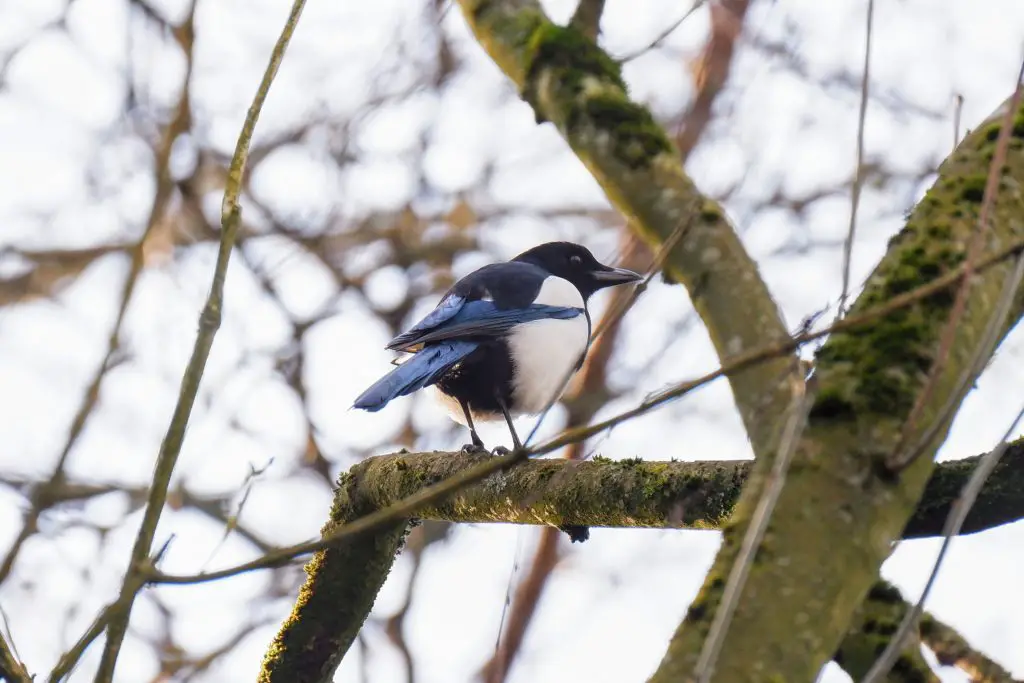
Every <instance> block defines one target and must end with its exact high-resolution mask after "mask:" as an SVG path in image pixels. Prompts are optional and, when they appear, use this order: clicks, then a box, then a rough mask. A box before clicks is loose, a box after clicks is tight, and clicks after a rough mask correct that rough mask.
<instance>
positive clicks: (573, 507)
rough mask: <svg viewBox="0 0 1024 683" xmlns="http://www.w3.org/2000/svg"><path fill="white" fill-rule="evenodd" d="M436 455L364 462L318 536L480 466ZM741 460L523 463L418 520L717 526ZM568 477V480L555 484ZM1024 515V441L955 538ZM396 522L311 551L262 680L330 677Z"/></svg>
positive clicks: (945, 473)
mask: <svg viewBox="0 0 1024 683" xmlns="http://www.w3.org/2000/svg"><path fill="white" fill-rule="evenodd" d="M981 457H982V456H980V455H979V456H974V457H971V458H965V459H963V460H956V461H951V462H945V463H941V464H940V465H939V466H938V467H936V468H935V472H934V473H933V476H932V478H931V480H930V481H929V483H928V487H927V489H926V491H925V495H924V499H923V501H922V503H921V506H920V507H919V509H918V511H917V513H916V514H915V515H914V516H913V517H912V518H911V520H910V523H909V524H908V526H907V532H906V534H905V538H918V537H924V536H937V535H939V534H940V533H941V531H942V524H943V521H944V520H945V516H946V513H947V512H948V510H949V508H950V506H951V505H952V504H953V501H954V500H955V498H956V496H957V495H958V493H959V490H960V487H961V486H962V485H963V483H964V482H965V481H966V480H967V478H968V477H969V476H970V473H971V471H972V470H973V469H974V467H975V466H976V464H977V462H978V460H980V458H981ZM489 458H490V456H487V455H468V454H465V453H459V452H456V453H448V452H443V451H436V452H431V453H395V454H391V455H382V456H378V457H374V458H368V459H367V460H364V461H363V462H361V463H359V464H358V465H356V466H355V467H353V468H352V470H351V471H350V472H349V473H348V474H346V475H344V476H343V478H342V481H341V484H340V488H339V490H338V492H337V494H336V496H335V503H334V508H333V510H332V512H331V520H332V521H331V522H330V523H328V525H327V526H326V527H325V528H324V533H325V534H326V533H329V532H330V531H331V530H333V529H335V528H336V527H338V526H339V525H341V524H344V523H345V522H348V521H352V520H354V519H358V518H359V517H361V516H363V515H366V514H369V513H371V512H373V511H375V510H380V509H383V508H385V507H387V506H388V505H390V504H392V503H394V502H395V501H398V500H402V499H404V498H407V497H408V496H410V495H411V494H413V493H415V492H416V491H418V490H420V489H421V488H422V487H423V486H425V485H429V484H432V483H435V482H438V481H442V480H446V479H450V478H451V477H452V476H454V475H456V474H457V473H459V472H461V471H464V470H466V469H468V468H471V467H473V466H475V465H477V464H479V463H480V462H482V461H485V460H487V459H489ZM751 464H752V463H750V462H749V461H720V462H657V461H644V460H639V459H637V460H624V461H612V460H607V459H604V458H597V459H595V460H589V461H583V462H572V461H566V460H562V459H552V460H530V461H527V462H524V463H521V464H520V465H519V466H517V467H515V468H513V469H510V470H507V471H503V472H499V473H497V474H492V475H491V476H489V477H487V478H486V479H484V480H483V481H480V482H477V483H475V484H472V485H469V486H466V487H464V488H462V489H459V490H458V491H456V492H455V493H453V494H451V495H450V496H449V497H448V498H446V499H445V500H444V501H443V502H440V503H434V504H431V505H429V506H427V507H425V508H422V509H421V510H420V512H419V513H418V517H420V518H421V519H429V520H438V521H449V522H464V523H482V522H507V523H517V524H546V525H551V526H563V525H567V524H575V525H587V526H609V527H630V528H636V527H650V528H685V529H717V528H720V527H721V525H722V524H723V523H725V521H726V520H727V519H728V518H729V516H730V514H731V513H732V508H733V505H734V504H735V503H736V501H737V499H738V498H739V495H740V490H741V488H742V486H743V484H744V482H745V480H746V477H747V475H748V473H749V472H750V469H751ZM567 472H569V473H570V474H571V476H565V474H566V473H567ZM1022 518H1024V439H1021V440H1020V441H1017V442H1016V443H1014V444H1013V446H1012V447H1011V448H1010V450H1009V451H1007V453H1006V456H1004V458H1003V460H1002V461H1001V462H1000V464H999V467H998V469H997V471H996V472H995V474H994V476H992V477H991V478H990V479H989V483H988V484H987V485H986V487H985V489H984V491H983V492H982V495H981V498H980V499H979V502H978V505H976V506H975V507H974V509H973V510H972V512H971V516H970V517H969V518H968V523H967V525H965V527H964V533H972V532H976V531H981V530H983V529H988V528H991V527H994V526H998V525H1000V524H1006V523H1008V522H1013V521H1016V520H1018V519H1022ZM406 527H407V524H406V523H405V522H399V523H397V524H395V525H392V526H390V527H388V528H387V529H386V530H385V531H384V532H378V533H376V534H373V535H367V534H363V535H360V536H357V537H356V538H355V539H354V540H350V541H349V542H348V543H346V544H344V545H338V546H335V547H332V548H331V549H329V550H327V551H322V552H320V553H318V554H317V555H316V556H315V557H314V559H313V560H312V561H311V562H310V563H309V564H308V565H307V566H306V572H307V574H308V575H309V578H308V580H307V583H306V586H305V587H304V588H303V590H302V594H301V595H300V597H299V600H298V601H297V603H296V606H295V611H294V612H293V614H292V616H291V618H289V619H288V621H286V622H285V625H284V626H283V627H282V629H281V632H280V633H279V634H278V636H277V638H276V639H275V641H274V644H273V646H272V647H271V649H270V652H269V653H268V655H267V658H266V659H265V661H264V669H263V674H262V677H261V679H260V680H261V682H262V683H270V682H271V681H285V680H287V681H297V682H300V683H303V682H307V681H329V680H331V676H332V675H333V671H334V669H335V668H336V667H337V665H338V664H339V663H340V662H341V659H342V657H343V656H344V654H345V652H346V651H347V649H348V647H349V646H350V645H351V644H352V642H353V640H354V638H355V636H356V633H358V631H359V628H360V627H361V626H362V623H363V621H364V620H365V619H366V616H367V614H369V611H370V608H371V607H372V605H373V598H374V597H375V596H376V594H377V591H378V590H379V589H380V586H381V585H382V584H383V583H384V579H385V578H386V577H387V574H388V572H389V571H390V568H391V563H392V561H393V559H394V556H395V553H396V552H397V550H398V547H399V545H400V542H401V538H402V535H403V533H404V531H405V530H406Z"/></svg>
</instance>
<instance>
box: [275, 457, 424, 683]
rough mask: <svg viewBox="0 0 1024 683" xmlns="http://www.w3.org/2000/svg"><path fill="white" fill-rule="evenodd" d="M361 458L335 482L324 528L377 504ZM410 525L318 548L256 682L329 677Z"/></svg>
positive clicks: (319, 681) (313, 681)
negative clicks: (320, 549) (336, 485)
mask: <svg viewBox="0 0 1024 683" xmlns="http://www.w3.org/2000/svg"><path fill="white" fill-rule="evenodd" d="M363 469H365V465H363V464H360V465H356V466H355V467H353V468H352V471H351V472H349V473H347V474H345V475H343V476H342V477H341V480H340V481H339V482H338V489H337V491H336V492H335V495H334V505H333V506H332V508H331V516H330V520H329V521H328V522H327V524H326V525H324V528H323V530H322V533H324V534H326V533H328V532H330V531H331V530H333V529H334V528H336V527H337V526H340V525H342V524H345V523H346V522H351V521H353V520H355V519H358V518H360V517H363V516H365V515H366V514H369V513H370V512H373V511H374V510H375V509H377V498H376V497H374V496H368V495H367V491H368V487H366V486H365V485H364V483H365V478H364V477H363V476H362V470H363ZM407 529H408V523H407V521H406V520H397V521H396V522H395V523H394V524H393V525H392V526H389V527H387V528H384V529H381V530H379V531H376V532H374V533H372V534H363V535H360V536H357V537H356V538H354V539H352V540H350V541H349V542H347V543H344V544H341V545H337V546H333V547H331V548H328V549H327V550H323V551H320V552H318V553H316V554H315V555H314V556H313V558H312V559H311V560H310V561H309V562H308V563H307V564H306V582H305V584H304V585H303V586H302V589H301V591H300V592H299V597H298V599H297V600H296V601H295V607H294V608H293V610H292V613H291V615H290V616H289V617H288V619H286V620H285V622H284V624H283V625H282V626H281V629H280V631H279V632H278V634H277V636H276V637H275V638H274V641H273V642H272V643H271V644H270V647H269V648H268V650H267V654H266V656H265V657H264V659H263V666H262V669H261V671H260V676H259V679H258V680H259V681H260V683H327V682H328V681H332V680H334V671H335V669H337V668H338V665H339V664H340V663H341V660H342V658H343V657H344V656H345V653H346V652H347V651H348V649H349V647H350V646H351V645H352V643H353V641H355V638H356V635H357V634H358V633H359V629H360V628H362V625H363V622H364V621H366V617H367V615H369V613H370V609H371V608H372V607H373V601H374V600H375V599H376V597H377V593H378V591H380V587H381V586H382V585H384V580H385V579H386V578H387V576H388V573H389V572H390V571H391V565H392V564H393V563H394V559H395V555H396V554H397V552H398V549H399V548H400V547H401V543H402V540H403V538H404V537H405V533H406V531H407Z"/></svg>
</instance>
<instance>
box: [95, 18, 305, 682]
mask: <svg viewBox="0 0 1024 683" xmlns="http://www.w3.org/2000/svg"><path fill="white" fill-rule="evenodd" d="M304 4H305V2H304V0H295V2H294V4H293V5H292V9H291V12H290V14H289V16H288V20H287V22H286V23H285V26H284V29H283V30H282V32H281V35H280V37H279V38H278V40H277V44H276V45H275V46H274V50H273V53H272V54H271V57H270V62H269V64H268V65H267V68H266V71H265V72H264V75H263V79H262V81H261V82H260V85H259V88H258V89H257V92H256V96H255V98H254V99H253V102H252V105H251V106H250V107H249V111H248V112H247V114H246V117H245V123H244V124H243V126H242V131H241V133H240V134H239V137H238V143H237V145H236V147H235V153H234V156H233V157H232V159H231V166H230V169H229V171H228V179H227V184H226V187H225V191H224V202H223V204H222V206H221V230H222V232H221V241H220V250H219V251H218V254H217V264H216V266H215V267H214V273H213V283H212V284H211V286H210V294H209V297H208V298H207V300H206V304H205V306H204V307H203V311H202V313H201V315H200V317H199V333H198V334H197V335H196V342H195V346H194V347H193V350H192V356H191V358H189V362H188V365H187V366H186V368H185V373H184V376H183V377H182V380H181V389H180V391H179V394H178V402H177V405H176V406H175V408H174V413H173V415H172V416H171V423H170V425H169V426H168V428H167V434H166V436H165V437H164V440H163V443H161V445H160V453H159V454H158V456H157V461H156V467H155V469H154V472H153V485H152V487H151V488H150V492H149V500H148V502H147V504H146V510H145V512H144V513H143V518H142V524H141V526H140V527H139V533H138V535H137V537H136V539H135V545H134V546H133V548H132V554H131V560H130V563H129V565H128V571H127V572H126V573H125V577H124V582H123V584H122V586H121V592H120V595H119V597H118V600H117V602H116V603H115V604H116V605H117V609H116V613H115V614H114V615H113V616H112V617H111V619H110V622H109V626H108V627H107V640H106V643H105V645H104V648H103V655H102V657H101V659H100V665H99V669H98V671H97V673H96V681H97V683H109V681H111V680H113V677H114V668H115V666H116V664H117V657H118V654H119V652H120V648H121V643H122V641H123V640H124V636H125V634H126V632H127V631H128V620H129V618H130V616H131V609H132V603H133V602H134V599H135V595H136V594H137V593H138V591H139V590H141V589H142V587H143V586H144V585H145V574H144V571H143V570H144V569H145V567H146V565H147V563H148V558H149V554H150V549H151V547H152V545H153V539H154V538H155V536H156V528H157V523H158V522H159V521H160V515H161V513H162V512H163V507H164V503H165V502H166V500H167V489H168V487H169V486H170V481H171V475H172V474H173V473H174V466H175V464H176V463H177V460H178V454H179V453H180V452H181V446H182V443H183V441H184V439H185V429H186V427H187V425H188V420H189V417H190V415H191V413H192V406H193V404H194V403H195V399H196V394H197V393H198V392H199V383H200V381H201V380H202V377H203V370H204V368H205V367H206V360H207V358H208V357H209V355H210V349H211V348H212V346H213V339H214V336H215V335H216V333H217V329H218V328H219V327H220V320H221V309H222V306H223V303H224V280H225V278H226V277H227V266H228V259H229V258H230V256H231V251H232V249H233V247H234V241H235V235H236V234H237V232H238V227H239V225H240V223H241V217H242V211H241V208H240V206H239V194H240V190H241V186H242V173H243V170H244V168H245V162H246V157H247V156H248V152H249V142H250V140H251V139H252V134H253V130H254V129H255V127H256V120H257V119H258V118H259V114H260V110H261V109H262V108H263V103H264V101H265V100H266V98H267V93H268V92H269V90H270V84H271V83H272V82H273V80H274V76H275V75H276V73H277V68H278V66H279V65H280V64H281V60H282V59H283V58H284V52H285V49H286V48H287V46H288V42H289V40H291V37H292V33H293V32H294V31H295V26H296V25H297V23H298V20H299V16H300V15H301V14H302V8H303V6H304Z"/></svg>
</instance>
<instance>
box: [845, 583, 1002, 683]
mask: <svg viewBox="0 0 1024 683" xmlns="http://www.w3.org/2000/svg"><path fill="white" fill-rule="evenodd" d="M911 607H912V605H911V604H910V603H908V602H907V601H906V600H905V599H904V598H903V596H902V595H901V594H900V592H899V590H898V589H897V588H896V587H895V586H893V585H892V584H890V583H888V582H886V581H878V582H876V583H875V585H874V586H872V587H871V590H870V591H869V592H868V597H867V599H866V600H865V601H864V605H863V606H862V607H861V609H860V610H859V611H858V613H857V616H856V617H855V618H854V620H853V624H852V625H851V628H850V630H849V632H848V633H847V635H846V638H844V639H843V644H842V645H841V646H840V648H839V650H838V651H837V652H836V655H835V657H834V660H835V662H836V663H837V664H839V665H840V666H841V667H843V669H845V670H846V672H847V673H848V674H850V676H852V677H853V680H855V681H859V680H861V679H863V678H864V676H865V674H866V673H867V672H868V670H869V669H870V668H871V665H872V664H873V663H874V661H875V659H876V658H877V657H878V653H879V652H880V651H881V650H882V649H883V648H885V646H886V645H887V644H888V642H889V638H891V637H892V635H893V633H895V631H896V629H897V627H898V626H899V623H900V621H901V620H902V619H903V616H904V614H906V612H907V610H909V609H910V608H911ZM918 631H919V632H918V633H917V634H916V637H915V638H913V640H912V641H911V642H910V643H909V644H908V646H907V648H906V649H905V650H904V651H903V654H902V655H901V656H900V658H899V659H897V660H896V664H895V665H894V666H893V668H892V670H891V671H890V672H889V674H888V676H887V677H886V679H885V680H886V681H889V682H890V683H920V682H922V681H938V680H939V678H938V676H936V675H935V674H934V673H933V672H932V670H931V668H930V667H929V666H928V664H927V662H925V661H924V659H923V658H922V657H921V652H920V646H921V645H922V644H923V645H924V646H925V647H927V648H928V649H929V650H931V651H932V652H933V653H934V654H935V657H936V659H938V660H939V663H940V664H942V665H943V666H955V667H957V668H958V669H960V670H961V671H963V672H964V673H966V674H967V675H968V676H969V677H970V680H971V681H972V683H1016V681H1014V678H1013V676H1011V675H1010V673H1009V672H1008V671H1007V670H1006V669H1004V668H1003V667H1001V666H1000V665H999V664H997V663H996V662H994V661H992V659H990V658H989V657H988V656H987V655H986V654H984V653H983V652H981V651H980V650H978V649H976V648H974V647H972V646H971V644H970V643H968V642H967V640H966V639H965V638H964V637H963V636H961V635H960V634H959V633H957V632H956V631H955V630H954V629H953V628H952V627H951V626H948V625H947V624H944V623H942V622H941V621H939V620H938V619H937V618H935V616H934V615H932V614H928V613H925V614H924V615H923V617H922V618H921V624H920V628H919V629H918Z"/></svg>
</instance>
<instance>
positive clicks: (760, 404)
mask: <svg viewBox="0 0 1024 683" xmlns="http://www.w3.org/2000/svg"><path fill="white" fill-rule="evenodd" d="M460 5H461V6H462V8H463V11H464V15H465V16H466V19H467V21H468V23H469V26H470V29H471V30H472V31H473V33H474V35H475V36H476V37H477V39H478V40H479V42H480V44H481V45H482V46H483V48H484V49H485V50H486V51H487V53H488V55H490V56H491V57H492V58H493V59H494V61H495V63H497V64H498V66H499V67H501V69H502V70H503V71H504V72H505V73H506V74H507V75H508V76H509V78H511V80H512V81H513V82H514V83H515V84H516V86H517V87H519V88H520V89H521V91H522V92H523V95H524V98H525V99H526V100H527V102H528V103H529V104H530V105H531V106H532V107H533V110H534V112H535V115H536V117H537V119H538V121H550V122H551V123H552V124H553V125H554V126H555V127H556V128H557V129H558V131H559V133H560V134H561V135H562V136H563V138H565V140H566V142H567V143H568V144H569V146H570V147H571V148H572V150H573V152H575V153H576V156H577V157H579V159H580V161H582V162H583V164H584V165H585V166H586V167H587V169H588V170H589V171H590V172H591V174H592V175H593V176H594V178H595V179H596V180H597V182H598V183H599V184H600V185H601V187H602V189H603V190H604V192H605V194H606V195H607V196H608V199H609V200H610V201H611V203H612V204H613V205H614V206H615V207H616V208H617V209H618V210H619V211H620V212H621V213H622V214H623V215H624V216H625V217H627V218H628V219H629V220H630V225H631V226H632V227H633V229H635V230H636V231H637V232H638V233H639V235H640V236H641V237H642V238H643V239H644V240H645V241H647V242H648V243H650V244H651V245H652V246H654V247H655V248H656V247H657V246H658V245H661V244H662V243H663V242H665V241H666V240H669V239H670V238H672V237H673V235H675V234H677V232H679V231H681V232H682V233H683V235H682V238H681V239H679V240H678V243H677V244H676V245H675V246H674V248H673V249H672V250H671V251H670V252H669V253H668V254H667V257H666V259H665V266H664V271H665V274H666V276H667V278H668V279H669V280H671V281H673V282H680V283H682V284H684V285H685V286H686V288H687V289H688V290H689V293H690V298H691V300H692V302H693V305H694V307H695V308H696V309H697V312H698V313H699V314H700V315H701V318H702V319H703V320H704V323H705V325H706V326H707V328H708V332H709V334H710V336H711V339H712V342H713V343H714V345H715V348H716V350H717V352H718V355H719V357H720V358H721V359H723V360H724V359H726V358H728V357H730V356H733V355H736V354H738V353H740V352H742V351H745V350H749V349H752V348H755V347H757V346H760V345H762V344H765V343H771V342H774V341H779V340H782V339H785V338H786V336H787V334H788V332H787V329H786V326H785V324H784V323H783V321H782V318H781V315H780V314H779V310H778V307H777V306H776V305H775V302H774V300H773V299H772V297H771V295H770V294H769V292H768V289H767V287H766V286H765V284H764V282H763V281H762V279H761V277H760V275H759V273H758V269H757V265H756V264H755V263H754V261H753V260H752V259H751V258H750V256H749V255H748V254H747V253H746V251H745V250H744V248H743V245H742V243H741V242H740V240H739V237H738V236H737V235H736V232H735V231H734V230H733V228H732V226H731V225H730V224H729V222H728V220H727V219H726V216H725V212H724V211H723V210H722V208H721V207H720V206H718V205H717V204H716V203H715V202H713V201H711V200H709V199H707V198H706V197H704V196H703V195H702V194H701V193H700V192H699V191H698V190H697V188H696V187H695V185H694V183H693V181H691V180H690V178H689V177H688V176H687V175H686V173H685V172H684V170H683V167H682V162H681V161H680V156H679V152H678V150H677V149H676V147H675V144H674V143H673V142H672V141H671V139H670V138H669V137H668V136H667V135H666V133H665V131H664V130H663V129H662V128H661V127H660V126H658V124H657V123H656V122H655V120H654V118H653V116H652V115H651V113H650V111H649V110H648V109H647V108H646V107H643V106H642V105H640V104H638V103H636V102H633V101H632V100H631V99H630V98H629V94H628V92H627V91H626V86H625V83H624V82H623V80H622V76H621V73H620V70H619V65H618V64H616V63H615V61H614V60H612V59H611V58H610V57H609V56H608V55H607V53H605V52H604V51H603V50H602V49H601V48H599V47H598V46H597V45H595V44H594V42H593V41H592V40H590V38H588V37H587V36H586V35H584V34H583V33H582V32H581V31H579V30H578V29H577V28H576V27H573V26H566V27H562V26H557V25H555V24H554V23H552V22H551V21H550V20H549V19H548V18H547V16H546V15H545V14H544V12H543V11H542V9H541V7H540V5H539V3H537V2H536V0H513V1H511V2H506V1H505V0H460ZM793 372H795V364H794V363H792V362H791V359H789V358H780V359H775V360H772V361H770V362H766V363H762V364H760V365H758V366H756V367H752V368H748V369H746V370H743V371H741V372H737V373H734V374H732V375H730V376H729V381H730V383H731V385H732V388H733V395H734V396H735V398H736V403H737V406H738V408H739V410H740V414H741V416H742V418H743V420H744V424H745V425H746V427H747V433H748V435H749V436H750V439H751V443H752V445H753V448H754V452H755V454H756V455H758V456H760V455H762V454H764V453H766V452H768V451H769V450H770V448H771V445H770V444H771V440H772V437H773V435H774V423H775V421H776V418H777V417H779V416H780V415H781V413H782V411H783V410H784V407H785V406H786V405H788V402H789V387H790V385H789V384H788V383H786V382H783V381H780V380H782V379H784V378H786V377H787V376H789V375H790V374H791V373H793Z"/></svg>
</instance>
